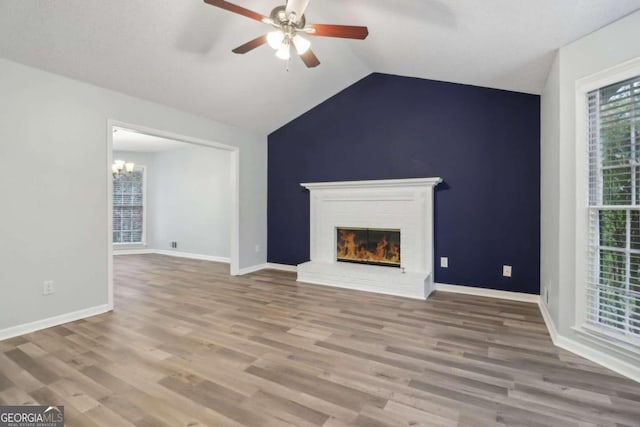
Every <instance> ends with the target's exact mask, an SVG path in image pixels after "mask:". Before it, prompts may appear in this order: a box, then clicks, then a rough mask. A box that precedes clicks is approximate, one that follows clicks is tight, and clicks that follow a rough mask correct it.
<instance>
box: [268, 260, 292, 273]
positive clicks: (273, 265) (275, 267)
mask: <svg viewBox="0 0 640 427" xmlns="http://www.w3.org/2000/svg"><path fill="white" fill-rule="evenodd" d="M265 268H269V269H271V270H280V271H292V272H294V273H295V272H296V271H298V266H297V265H288V264H278V263H275V262H268V263H267V264H266V267H265Z"/></svg>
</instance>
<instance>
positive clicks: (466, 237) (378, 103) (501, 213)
mask: <svg viewBox="0 0 640 427" xmlns="http://www.w3.org/2000/svg"><path fill="white" fill-rule="evenodd" d="M432 176H440V177H442V178H443V179H444V182H443V183H442V184H440V185H439V186H438V187H437V188H436V194H435V260H434V270H435V280H436V282H440V283H451V284H458V285H467V286H478V287H483V288H493V289H501V290H508V291H516V292H525V293H533V294H538V293H539V291H540V255H539V254H540V97H539V96H536V95H528V94H523V93H516V92H508V91H501V90H495V89H487V88H481V87H475V86H466V85H460V84H454V83H445V82H439V81H432V80H423V79H415V78H408V77H399V76H392V75H387V74H378V73H374V74H371V75H369V76H367V77H365V78H364V79H362V80H360V81H359V82H357V83H355V84H354V85H352V86H350V87H348V88H347V89H345V90H344V91H342V92H340V93H339V94H337V95H335V96H334V97H332V98H330V99H328V100H327V101H325V102H323V103H322V104H320V105H318V106H317V107H315V108H313V109H312V110H310V111H308V112H307V113H305V114H304V115H302V116H300V117H298V118H297V119H295V120H293V121H292V122H290V123H288V124H287V125H285V126H283V127H282V128H280V129H278V130H277V131H275V132H273V133H272V134H271V135H269V183H268V187H269V203H268V217H269V218H268V222H269V225H268V232H269V240H268V241H269V244H268V260H269V262H274V263H282V264H292V265H294V264H298V263H301V262H304V261H308V260H309V194H308V192H307V191H306V190H305V189H303V188H302V187H300V183H301V182H317V181H343V180H364V179H393V178H420V177H432ZM441 256H447V257H449V268H440V262H439V257H441ZM503 264H508V265H511V266H513V276H512V277H511V278H504V277H502V265H503Z"/></svg>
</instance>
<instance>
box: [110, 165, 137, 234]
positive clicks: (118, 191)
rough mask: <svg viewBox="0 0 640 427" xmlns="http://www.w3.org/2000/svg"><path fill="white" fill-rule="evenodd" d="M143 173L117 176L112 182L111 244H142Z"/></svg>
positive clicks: (135, 172)
mask: <svg viewBox="0 0 640 427" xmlns="http://www.w3.org/2000/svg"><path fill="white" fill-rule="evenodd" d="M143 191H144V172H143V171H133V172H131V173H122V174H120V175H117V176H116V178H115V179H114V181H113V243H143V241H142V239H143V227H144V223H143V222H144V194H143Z"/></svg>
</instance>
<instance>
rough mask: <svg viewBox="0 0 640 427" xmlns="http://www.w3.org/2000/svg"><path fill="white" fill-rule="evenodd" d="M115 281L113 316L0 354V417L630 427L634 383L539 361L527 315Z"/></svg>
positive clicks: (326, 291)
mask: <svg viewBox="0 0 640 427" xmlns="http://www.w3.org/2000/svg"><path fill="white" fill-rule="evenodd" d="M115 277H116V301H115V302H116V309H115V311H114V312H113V313H108V314H104V315H101V316H96V317H93V318H89V319H86V320H81V321H77V322H73V323H69V324H66V325H63V326H58V327H55V328H51V329H47V330H44V331H40V332H37V333H33V334H29V335H25V336H22V337H18V338H13V339H10V340H5V341H0V404H36V403H39V404H62V405H65V412H66V424H67V426H109V427H113V426H139V427H142V426H145V427H146V426H188V427H195V426H240V425H245V426H287V425H293V426H326V427H341V426H371V427H387V426H495V425H500V426H504V425H509V426H581V427H583V426H595V425H598V426H617V427H622V426H640V384H638V383H634V382H632V381H630V380H627V379H624V378H622V377H620V376H618V375H616V374H614V373H612V372H610V371H608V370H606V369H604V368H601V367H598V366H596V365H594V364H593V363H590V362H588V361H586V360H584V359H581V358H579V357H577V356H575V355H572V354H571V353H568V352H565V351H563V350H560V349H557V348H555V347H554V346H553V345H552V343H551V340H550V338H549V336H548V333H547V331H546V329H545V326H544V323H543V321H542V318H541V316H540V313H539V311H538V308H537V306H536V305H534V304H527V303H519V302H511V301H502V300H496V299H491V298H481V297H473V296H465V295H457V294H447V293H436V294H435V295H433V296H432V297H431V298H430V299H429V301H426V302H425V301H417V300H410V299H404V298H398V297H391V296H384V295H376V294H370V293H363V292H356V291H348V290H342V289H337V288H329V287H322V286H313V285H298V284H297V283H296V282H295V275H294V274H292V273H284V272H277V271H262V272H258V273H255V274H251V275H248V276H244V277H230V276H228V266H226V265H223V264H217V263H212V262H207V261H196V260H186V259H180V258H172V257H166V256H161V255H131V256H119V257H116V259H115Z"/></svg>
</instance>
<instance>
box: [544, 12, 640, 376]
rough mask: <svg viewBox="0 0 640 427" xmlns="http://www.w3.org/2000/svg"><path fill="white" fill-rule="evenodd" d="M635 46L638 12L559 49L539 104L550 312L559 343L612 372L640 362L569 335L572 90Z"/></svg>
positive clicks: (630, 54) (639, 33) (632, 53)
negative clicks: (586, 353)
mask: <svg viewBox="0 0 640 427" xmlns="http://www.w3.org/2000/svg"><path fill="white" fill-rule="evenodd" d="M636 40H640V11H638V12H635V13H633V14H631V15H629V16H627V17H625V18H623V19H621V20H620V21H617V22H615V23H613V24H611V25H609V26H607V27H604V28H602V29H600V30H598V31H596V32H594V33H592V34H590V35H588V36H586V37H584V38H582V39H580V40H578V41H576V42H574V43H571V44H570V45H568V46H565V47H563V48H561V49H560V50H559V52H558V53H557V57H556V60H555V63H554V66H553V68H552V70H551V73H550V75H549V78H548V79H547V83H546V86H545V90H544V92H543V95H542V103H541V105H542V133H541V135H542V141H541V155H542V159H541V160H542V177H541V184H542V215H541V221H542V224H541V225H542V235H541V239H542V246H541V250H542V254H541V255H542V262H541V269H542V271H541V278H542V280H543V283H542V285H543V286H544V285H545V281H549V287H550V292H551V294H550V295H551V296H552V301H551V304H550V305H549V312H550V315H551V317H552V321H553V323H554V325H555V328H556V329H557V330H558V334H559V336H560V338H561V339H562V340H564V341H566V342H569V343H570V345H573V346H578V347H580V348H583V349H586V351H589V352H595V353H592V354H591V356H592V358H593V357H601V358H603V359H602V360H605V359H606V360H608V361H609V362H608V363H609V365H610V367H614V368H615V367H616V363H618V364H619V366H623V365H624V364H625V363H628V364H630V365H633V364H635V365H636V366H637V365H638V363H639V361H638V359H637V357H634V356H633V355H631V354H629V353H626V352H622V351H617V350H614V349H613V348H611V347H609V346H607V347H604V346H600V345H598V344H596V343H595V342H593V341H591V340H587V339H585V338H584V337H583V336H582V335H580V334H577V333H576V332H575V331H574V330H573V329H572V327H573V326H574V318H575V310H574V299H575V291H576V280H575V253H576V246H575V238H576V234H575V233H576V230H575V221H576V191H577V189H576V180H575V176H576V168H575V161H576V160H575V159H576V155H577V153H576V149H575V144H576V132H575V126H576V125H575V123H576V122H575V119H576V105H575V85H576V81H577V80H578V79H580V78H582V77H585V76H589V75H591V74H594V73H596V72H599V71H602V70H605V69H607V68H610V67H613V66H615V65H618V64H620V63H622V62H625V61H628V60H630V59H633V58H635V57H639V56H640V44H639V43H635V42H633V41H636ZM554 181H555V184H554ZM580 191H583V189H580ZM547 251H548V252H547ZM594 354H596V356H593V355H594ZM612 361H613V362H612Z"/></svg>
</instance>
